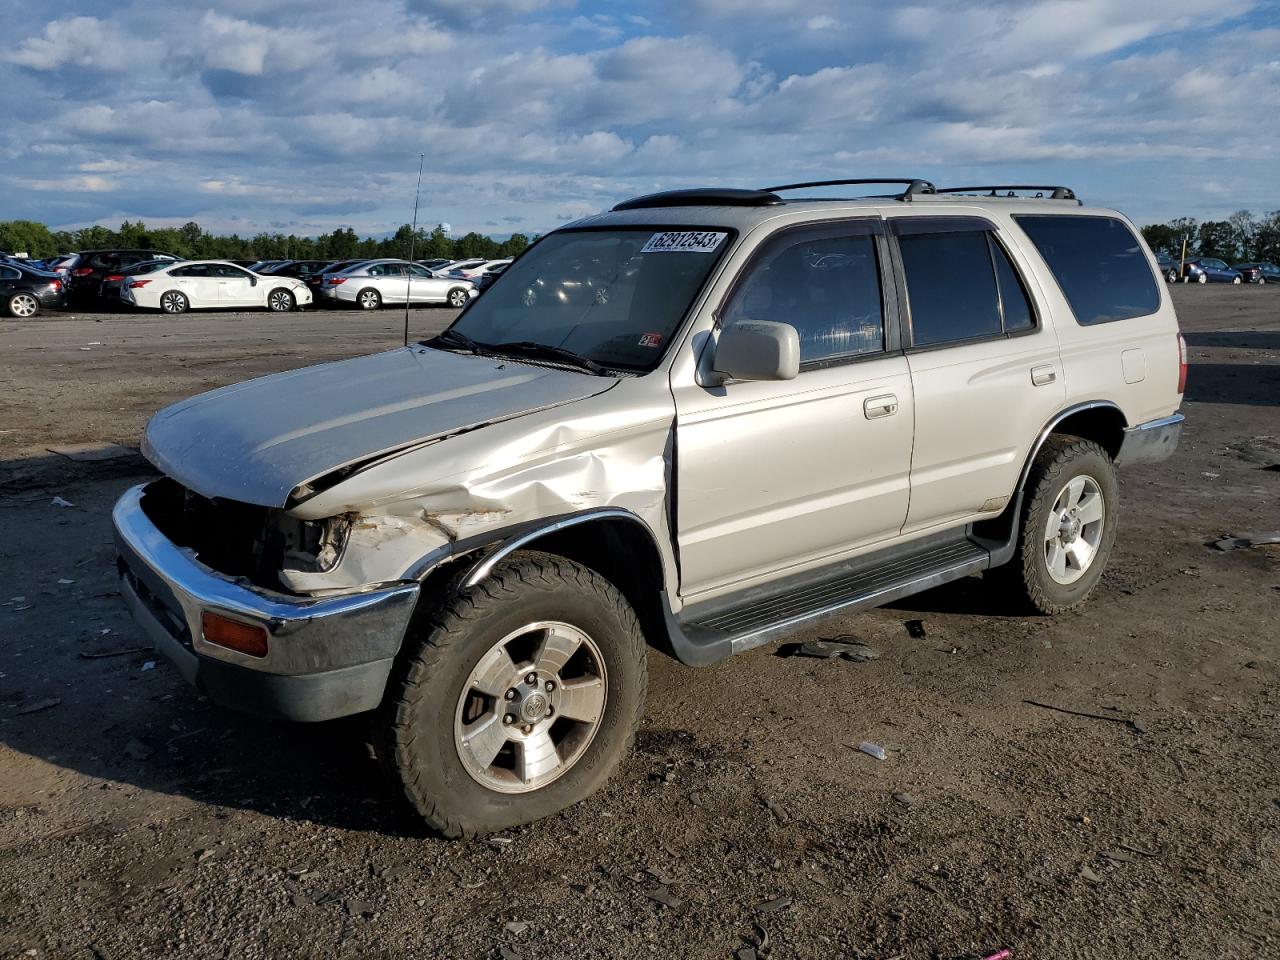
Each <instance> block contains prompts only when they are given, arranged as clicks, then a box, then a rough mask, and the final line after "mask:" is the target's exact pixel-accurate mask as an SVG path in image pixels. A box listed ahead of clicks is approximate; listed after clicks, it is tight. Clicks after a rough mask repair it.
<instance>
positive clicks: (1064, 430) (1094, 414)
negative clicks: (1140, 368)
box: [1015, 400, 1129, 493]
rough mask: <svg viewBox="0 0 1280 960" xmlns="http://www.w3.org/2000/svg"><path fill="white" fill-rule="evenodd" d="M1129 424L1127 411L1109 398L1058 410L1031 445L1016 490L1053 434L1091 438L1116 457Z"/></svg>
mask: <svg viewBox="0 0 1280 960" xmlns="http://www.w3.org/2000/svg"><path fill="white" fill-rule="evenodd" d="M1128 426H1129V421H1128V419H1127V418H1126V417H1125V415H1124V412H1123V411H1122V410H1121V409H1120V408H1119V407H1118V406H1117V405H1116V404H1114V403H1112V402H1111V401H1110V400H1090V401H1087V402H1085V403H1077V404H1074V405H1072V406H1070V407H1067V408H1066V409H1065V410H1061V411H1059V412H1058V413H1057V414H1055V415H1054V416H1053V418H1052V419H1051V420H1049V422H1048V423H1046V424H1045V425H1044V428H1043V429H1042V430H1041V431H1040V433H1039V435H1038V436H1037V437H1036V440H1035V443H1033V444H1032V445H1031V450H1030V451H1029V452H1028V453H1027V458H1026V460H1025V461H1024V462H1023V464H1022V473H1020V474H1019V475H1018V486H1017V488H1016V490H1015V493H1021V492H1022V491H1023V490H1024V489H1025V488H1026V484H1027V477H1028V476H1030V474H1031V465H1032V464H1033V463H1034V462H1035V459H1036V455H1037V454H1038V453H1039V452H1040V448H1041V447H1043V446H1044V442H1045V441H1046V440H1048V439H1049V437H1050V436H1052V435H1054V434H1065V435H1067V436H1072V437H1082V438H1083V439H1085V440H1092V441H1093V442H1094V443H1096V444H1098V446H1100V447H1102V449H1104V450H1106V451H1107V453H1108V454H1109V455H1110V456H1111V458H1112V459H1113V460H1114V459H1115V457H1116V455H1117V454H1118V453H1119V452H1120V447H1121V445H1122V444H1123V443H1124V432H1125V430H1126V429H1127V428H1128Z"/></svg>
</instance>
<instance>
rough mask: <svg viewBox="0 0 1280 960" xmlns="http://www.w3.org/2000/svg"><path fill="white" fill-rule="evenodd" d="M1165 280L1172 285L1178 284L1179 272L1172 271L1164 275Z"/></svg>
mask: <svg viewBox="0 0 1280 960" xmlns="http://www.w3.org/2000/svg"><path fill="white" fill-rule="evenodd" d="M1164 278H1165V279H1166V280H1168V281H1169V282H1170V283H1177V282H1178V271H1177V270H1170V271H1169V272H1168V273H1166V274H1165V275H1164Z"/></svg>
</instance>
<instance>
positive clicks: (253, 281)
mask: <svg viewBox="0 0 1280 960" xmlns="http://www.w3.org/2000/svg"><path fill="white" fill-rule="evenodd" d="M257 285H258V278H257V277H250V278H249V286H251V287H256V286H257Z"/></svg>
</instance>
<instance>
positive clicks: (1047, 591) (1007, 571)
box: [993, 435, 1120, 614]
mask: <svg viewBox="0 0 1280 960" xmlns="http://www.w3.org/2000/svg"><path fill="white" fill-rule="evenodd" d="M1119 507H1120V488H1119V484H1118V483H1117V482H1116V471H1115V465H1114V464H1113V463H1112V460H1111V457H1110V456H1109V455H1108V454H1107V451H1106V450H1104V449H1103V448H1102V447H1100V446H1098V444H1096V443H1094V442H1093V441H1091V440H1084V439H1081V438H1080V437H1069V436H1062V435H1054V436H1051V437H1049V439H1048V440H1046V441H1045V443H1044V446H1043V447H1041V448H1040V452H1039V453H1038V454H1036V459H1035V461H1034V463H1033V464H1032V467H1031V474H1030V476H1029V477H1028V478H1027V488H1026V501H1025V503H1024V505H1023V510H1022V518H1021V523H1020V526H1019V529H1018V545H1017V550H1016V552H1015V553H1014V556H1013V560H1012V561H1010V562H1009V564H1007V565H1006V566H1004V567H1000V568H998V569H997V570H995V571H993V575H994V578H995V579H996V580H997V581H1001V580H1002V581H1004V583H1005V584H1006V585H1007V586H1008V587H1010V588H1011V589H1012V590H1013V591H1014V592H1015V593H1016V594H1017V595H1019V597H1020V598H1021V599H1022V600H1024V601H1025V602H1026V603H1027V604H1028V605H1030V606H1031V607H1033V608H1034V609H1036V610H1038V611H1040V612H1041V613H1047V614H1054V613H1064V612H1066V611H1068V610H1072V609H1075V608H1076V607H1079V606H1080V605H1081V604H1083V603H1084V602H1085V600H1086V599H1087V598H1088V596H1089V594H1090V593H1091V592H1092V591H1093V588H1094V587H1095V586H1096V585H1097V583H1098V580H1099V579H1101V577H1102V572H1103V570H1104V568H1105V567H1106V565H1107V558H1108V557H1109V556H1110V555H1111V548H1112V546H1113V545H1114V544H1115V539H1116V528H1117V520H1118V519H1119Z"/></svg>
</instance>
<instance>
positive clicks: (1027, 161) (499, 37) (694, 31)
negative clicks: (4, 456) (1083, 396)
mask: <svg viewBox="0 0 1280 960" xmlns="http://www.w3.org/2000/svg"><path fill="white" fill-rule="evenodd" d="M4 19H5V35H6V39H5V43H4V45H3V49H0V110H3V115H4V117H5V118H6V120H5V123H3V124H0V220H4V219H33V220H39V221H42V222H44V223H47V224H49V225H50V226H52V227H55V228H63V229H65V228H73V227H78V226H84V225H88V224H91V223H104V224H108V225H111V226H114V225H116V224H118V223H119V221H120V220H122V219H126V218H127V219H131V220H136V219H142V220H144V221H146V222H147V223H148V224H154V225H171V224H181V223H184V222H186V221H188V220H196V221H198V222H199V223H200V224H201V225H202V226H204V227H205V228H206V229H209V230H213V231H215V232H219V233H229V232H233V231H235V232H239V233H242V234H245V233H249V234H252V233H257V232H259V231H267V232H285V233H290V232H292V233H297V234H300V235H306V234H317V233H321V232H327V231H329V230H332V229H334V228H335V227H338V226H350V227H352V228H354V229H355V230H356V232H357V233H359V234H361V235H381V234H386V233H388V232H391V231H393V230H394V229H395V227H396V226H397V225H399V224H401V223H406V222H408V221H409V219H410V217H411V215H412V208H413V201H414V189H415V183H416V179H417V170H418V158H419V154H422V155H424V157H425V160H424V172H423V183H422V192H421V197H420V204H421V208H420V213H419V222H420V223H422V224H426V225H434V224H436V223H441V222H443V223H448V224H449V225H450V226H451V228H452V231H453V232H454V233H455V234H461V233H465V232H467V231H471V230H475V231H478V232H481V233H487V234H491V235H495V236H503V235H506V234H509V233H512V232H524V233H528V234H535V233H545V232H546V231H548V230H551V229H554V228H555V227H556V226H558V225H560V224H562V223H564V222H566V221H568V220H571V219H575V218H577V217H580V216H583V215H585V214H588V213H593V212H596V211H599V210H602V209H607V208H608V207H609V206H611V205H612V204H613V203H615V202H617V201H618V200H620V199H623V198H625V197H628V196H634V195H636V194H641V193H649V192H652V191H654V190H660V189H668V188H676V187H688V186H697V185H711V184H715V185H733V186H756V187H758V186H763V185H767V184H770V183H778V182H788V181H798V180H810V179H820V178H837V177H865V176H871V177H875V176H884V177H890V176H899V177H902V176H908V177H922V178H925V179H928V180H932V181H934V182H935V183H937V184H938V185H939V186H942V185H945V184H951V185H969V184H971V183H992V182H1000V183H1021V182H1031V183H1064V184H1067V185H1069V186H1071V187H1073V188H1075V190H1076V191H1077V193H1078V194H1080V195H1081V196H1082V197H1083V198H1084V200H1085V202H1087V203H1090V204H1099V205H1103V206H1109V207H1116V208H1119V209H1121V210H1123V211H1125V212H1126V213H1128V214H1129V215H1130V216H1132V217H1133V218H1134V219H1135V220H1137V221H1139V222H1140V223H1150V222H1160V221H1165V220H1168V219H1170V218H1172V217H1175V216H1180V215H1188V216H1193V217H1196V218H1198V219H1202V220H1203V219H1213V218H1221V217H1225V216H1226V215H1228V214H1230V213H1231V212H1233V211H1235V210H1238V209H1251V210H1253V211H1254V212H1255V213H1262V212H1264V211H1268V210H1274V209H1277V208H1280V0H1214V2H1205V0H1159V2H1150V0H1123V2H1114V0H1013V2H1009V0H986V2H982V3H974V2H968V0H919V2H912V0H904V2H899V3H885V2H883V0H872V2H862V0H648V2H642V0H618V2H601V0H595V2H588V0H221V2H216V3H208V2H206V3H201V2H181V3H179V2H168V0H145V2H135V0H117V2H113V3H111V4H104V3H102V2H101V0H60V2H58V3H56V4H30V3H26V4H17V3H15V4H9V5H7V10H6V13H5V17H4Z"/></svg>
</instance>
